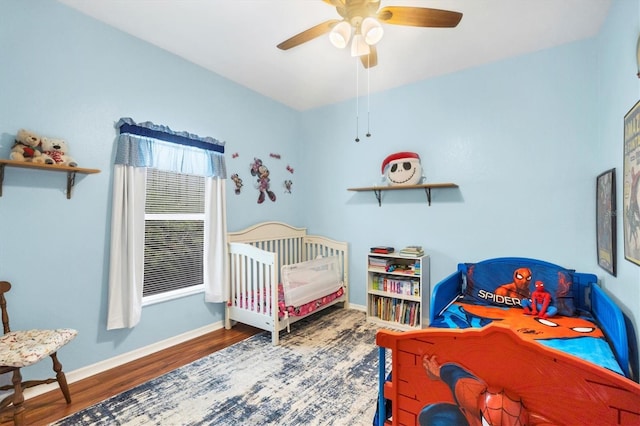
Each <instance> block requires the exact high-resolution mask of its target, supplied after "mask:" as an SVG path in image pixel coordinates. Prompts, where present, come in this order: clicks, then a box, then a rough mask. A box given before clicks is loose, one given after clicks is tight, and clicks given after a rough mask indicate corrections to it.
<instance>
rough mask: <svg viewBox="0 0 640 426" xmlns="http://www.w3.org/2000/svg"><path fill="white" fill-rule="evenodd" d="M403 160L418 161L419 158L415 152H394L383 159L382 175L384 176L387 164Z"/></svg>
mask: <svg viewBox="0 0 640 426" xmlns="http://www.w3.org/2000/svg"><path fill="white" fill-rule="evenodd" d="M405 159H406V160H412V159H417V160H418V161H420V156H419V155H418V154H416V153H415V152H408V151H404V152H396V153H395V154H391V155H389V156H388V157H387V158H385V159H384V161H383V162H382V174H384V169H385V168H386V167H387V166H388V165H389V163H391V162H396V161H398V160H405Z"/></svg>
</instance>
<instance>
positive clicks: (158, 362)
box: [0, 324, 260, 426]
mask: <svg viewBox="0 0 640 426" xmlns="http://www.w3.org/2000/svg"><path fill="white" fill-rule="evenodd" d="M259 332H260V330H258V329H256V328H253V327H250V326H247V325H243V324H238V325H236V326H234V327H233V328H232V329H231V330H225V329H224V328H223V329H221V330H216V331H213V332H211V333H208V334H205V335H203V336H200V337H198V338H195V339H192V340H189V341H187V342H184V343H181V344H179V345H176V346H173V347H171V348H168V349H165V350H163V351H160V352H157V353H154V354H151V355H148V356H146V357H143V358H140V359H138V360H135V361H132V362H130V363H127V364H124V365H122V366H119V367H117V368H114V369H112V370H109V371H105V372H103V373H100V374H96V375H95V376H91V377H88V378H86V379H84V380H80V381H78V382H75V383H70V384H69V390H70V392H71V401H72V402H71V404H67V403H66V402H65V400H64V397H63V396H62V392H60V390H59V389H55V390H53V391H51V392H47V393H45V394H42V395H39V396H36V397H34V398H31V399H29V400H27V401H25V403H24V404H25V408H26V410H25V424H26V425H29V426H32V425H34V426H35V425H47V424H49V423H51V422H54V421H56V420H59V419H62V418H64V417H66V416H68V415H70V414H73V413H75V412H78V411H81V410H82V409H84V408H86V407H90V406H92V405H94V404H96V403H98V402H100V401H103V400H105V399H107V398H109V397H111V396H113V395H117V394H119V393H121V392H124V391H126V390H128V389H131V388H133V387H135V386H137V385H139V384H141V383H144V382H146V381H148V380H150V379H153V378H154V377H158V376H161V375H162V374H165V373H167V372H169V371H171V370H175V369H176V368H178V367H181V366H183V365H185V364H188V363H190V362H192V361H195V360H197V359H199V358H202V357H204V356H206V355H209V354H210V353H213V352H216V351H218V350H220V349H223V348H225V347H227V346H230V345H233V344H234V343H237V342H239V341H241V340H244V339H246V338H247V337H250V336H253V335H254V334H256V333H259ZM60 362H61V363H62V365H63V367H64V359H60ZM52 373H53V371H52ZM12 415H13V407H9V408H8V409H6V410H5V411H3V413H2V419H1V420H2V421H1V422H0V426H5V425H12V424H13V420H12V417H10V416H12Z"/></svg>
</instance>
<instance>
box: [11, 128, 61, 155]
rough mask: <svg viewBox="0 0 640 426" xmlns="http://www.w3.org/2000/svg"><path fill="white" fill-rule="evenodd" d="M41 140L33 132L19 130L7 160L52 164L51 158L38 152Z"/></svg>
mask: <svg viewBox="0 0 640 426" xmlns="http://www.w3.org/2000/svg"><path fill="white" fill-rule="evenodd" d="M41 144H42V138H41V137H40V136H39V135H37V134H36V133H34V132H31V131H29V130H25V129H20V130H19V131H18V134H17V135H16V140H15V143H14V144H13V147H11V154H9V158H11V159H12V160H16V161H26V162H28V163H39V164H53V158H51V157H49V156H48V155H43V154H42V152H40V145H41Z"/></svg>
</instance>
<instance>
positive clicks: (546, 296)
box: [521, 281, 558, 318]
mask: <svg viewBox="0 0 640 426" xmlns="http://www.w3.org/2000/svg"><path fill="white" fill-rule="evenodd" d="M521 304H522V307H523V308H524V313H525V315H536V316H538V318H549V317H552V316H554V315H555V314H557V313H558V308H556V307H555V306H551V294H550V293H549V292H548V291H547V290H546V289H545V288H544V283H543V282H542V281H536V289H535V290H533V293H531V300H529V299H522V301H521Z"/></svg>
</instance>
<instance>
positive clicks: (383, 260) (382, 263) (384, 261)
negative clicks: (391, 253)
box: [369, 257, 393, 269]
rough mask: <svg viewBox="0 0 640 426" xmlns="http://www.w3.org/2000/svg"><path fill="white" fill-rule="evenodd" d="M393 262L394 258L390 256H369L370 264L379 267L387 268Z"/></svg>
mask: <svg viewBox="0 0 640 426" xmlns="http://www.w3.org/2000/svg"><path fill="white" fill-rule="evenodd" d="M392 263H393V259H391V258H388V257H370V258H369V265H371V266H375V267H378V268H383V269H386V268H387V266H389V265H391V264H392Z"/></svg>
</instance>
